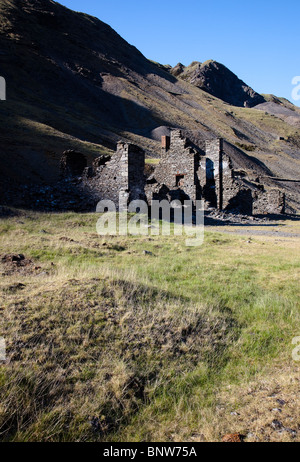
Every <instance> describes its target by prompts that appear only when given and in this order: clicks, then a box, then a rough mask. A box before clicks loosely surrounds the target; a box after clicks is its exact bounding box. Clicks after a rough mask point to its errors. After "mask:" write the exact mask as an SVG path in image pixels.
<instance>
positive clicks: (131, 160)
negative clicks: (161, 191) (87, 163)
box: [84, 142, 145, 208]
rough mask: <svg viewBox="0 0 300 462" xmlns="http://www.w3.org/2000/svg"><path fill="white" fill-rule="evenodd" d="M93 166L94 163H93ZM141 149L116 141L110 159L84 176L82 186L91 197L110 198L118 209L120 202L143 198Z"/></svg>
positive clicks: (143, 155) (142, 154) (142, 155)
mask: <svg viewBox="0 0 300 462" xmlns="http://www.w3.org/2000/svg"><path fill="white" fill-rule="evenodd" d="M95 165H97V162H95ZM144 169H145V152H144V151H143V150H142V149H140V148H139V147H138V146H135V145H133V144H127V143H123V142H119V143H118V145H117V151H116V152H115V154H114V155H113V157H112V159H111V160H110V161H108V162H106V163H105V164H104V165H100V166H99V167H98V168H97V169H96V171H93V173H92V177H91V178H85V180H84V181H85V186H86V187H87V188H88V189H89V190H90V191H91V193H92V194H93V196H94V198H95V200H97V201H100V200H111V201H113V202H114V203H115V205H116V207H117V208H118V205H119V196H120V195H121V196H122V198H123V199H124V201H127V203H128V202H129V201H133V200H140V199H141V200H145V191H144V190H145V178H144Z"/></svg>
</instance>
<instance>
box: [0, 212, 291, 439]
mask: <svg viewBox="0 0 300 462" xmlns="http://www.w3.org/2000/svg"><path fill="white" fill-rule="evenodd" d="M96 219H97V217H96V216H95V215H92V214H91V215H75V214H57V215H55V214H54V215H47V214H35V213H27V212H26V213H23V212H21V213H20V214H18V215H16V216H15V217H10V218H2V219H1V221H0V255H1V259H0V265H1V268H0V271H1V273H2V277H1V281H0V296H1V301H0V309H1V328H0V333H1V336H3V337H5V339H6V341H7V350H8V359H7V362H6V363H4V364H1V365H0V383H1V388H0V439H1V440H2V441H7V440H10V441H11V440H13V441H40V440H43V441H66V440H68V441H70V440H72V441H75V440H76V441H86V440H89V441H207V440H209V441H211V440H213V441H220V439H221V437H222V436H223V435H224V434H226V433H232V432H241V433H243V434H245V435H248V436H247V440H250V441H252V440H254V441H256V440H259V441H280V440H283V441H290V440H292V441H295V440H297V441H299V426H300V420H299V412H298V407H297V400H298V396H299V374H298V368H297V363H296V362H294V361H293V360H292V356H291V355H292V349H293V348H294V347H293V346H292V339H293V338H294V337H296V336H299V335H300V333H299V266H300V265H299V258H298V254H299V252H297V250H299V238H298V237H297V236H298V235H299V232H300V228H299V223H298V222H285V223H279V227H278V226H275V224H274V228H272V226H270V227H267V229H268V230H273V231H274V232H275V231H276V230H277V231H278V230H280V231H287V232H288V234H289V235H290V236H293V235H294V234H295V237H288V238H284V237H280V234H279V235H278V236H279V237H276V236H275V237H272V236H270V237H268V236H256V235H255V236H254V237H253V236H252V239H249V237H250V236H251V229H256V228H255V227H254V228H249V236H238V235H228V234H222V233H219V232H218V233H216V232H215V231H214V229H213V228H208V229H207V231H206V236H205V243H204V245H203V246H202V247H198V248H187V247H186V246H185V240H184V238H179V237H173V236H170V237H164V238H163V239H162V237H151V236H145V237H143V238H137V237H128V238H124V237H109V238H105V239H104V238H100V237H99V236H98V235H97V234H96V231H95V229H96ZM232 229H234V228H231V230H232ZM243 229H245V228H243ZM259 229H263V228H261V227H260V228H259ZM144 251H149V252H152V255H151V254H149V255H145V254H144ZM20 253H22V254H24V256H25V260H24V261H22V262H20V263H15V264H14V263H11V262H10V261H9V258H8V257H6V259H3V256H4V254H5V255H8V254H20ZM278 399H279V400H283V401H284V402H285V404H282V402H281V404H279V403H278V401H277V400H278ZM278 408H281V411H282V412H280V411H278V410H274V409H278ZM232 413H233V414H232ZM274 420H279V421H280V422H282V425H283V426H284V428H288V429H290V430H291V432H290V431H288V430H282V429H281V431H280V429H278V428H277V429H275V428H273V426H272V422H273V421H274ZM292 430H296V431H297V433H293V432H292Z"/></svg>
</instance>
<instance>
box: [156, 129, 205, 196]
mask: <svg viewBox="0 0 300 462" xmlns="http://www.w3.org/2000/svg"><path fill="white" fill-rule="evenodd" d="M199 158H200V154H199V152H197V151H196V150H195V149H194V148H193V147H191V146H190V144H189V142H188V140H187V139H186V138H185V137H183V136H182V133H181V131H180V130H173V131H172V133H171V137H168V136H163V137H162V155H161V161H160V163H159V165H158V166H157V167H156V169H155V172H154V178H155V180H156V182H157V184H159V185H161V186H163V185H164V186H165V187H167V189H168V190H169V191H170V197H171V198H172V192H175V191H176V190H177V191H178V190H180V189H181V190H182V191H183V192H184V194H185V196H186V199H190V200H192V201H193V202H195V201H196V200H197V199H199V198H200V197H201V190H200V189H201V188H200V182H199V177H198V171H199V169H200V163H199ZM165 189H166V188H165ZM148 200H149V201H151V195H150V198H149V195H148Z"/></svg>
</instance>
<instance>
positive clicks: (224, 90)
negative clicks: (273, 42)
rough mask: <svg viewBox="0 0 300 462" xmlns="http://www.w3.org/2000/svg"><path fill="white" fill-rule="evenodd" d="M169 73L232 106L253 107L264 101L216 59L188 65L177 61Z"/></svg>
mask: <svg viewBox="0 0 300 462" xmlns="http://www.w3.org/2000/svg"><path fill="white" fill-rule="evenodd" d="M171 73H172V74H173V75H174V76H176V77H178V78H181V79H183V80H186V81H187V82H189V83H191V84H193V85H195V86H196V87H199V88H201V90H205V91H207V92H208V93H210V94H211V95H213V96H216V97H217V98H219V99H221V100H223V101H225V102H226V103H229V104H231V105H232V106H240V107H254V106H256V105H257V104H261V103H264V102H265V99H264V97H263V96H261V95H259V94H258V93H256V92H255V91H254V90H253V89H252V88H251V87H249V86H248V85H247V84H246V83H244V82H243V81H242V80H240V79H239V78H238V77H237V76H236V75H235V74H234V73H233V72H231V71H230V70H229V69H228V68H227V67H225V66H224V65H223V64H220V63H218V62H216V61H212V60H210V61H206V62H205V63H199V62H197V61H195V62H193V63H192V64H191V65H190V66H188V67H185V66H184V65H183V64H181V63H178V64H177V65H176V66H175V67H174V68H173V69H172V70H171Z"/></svg>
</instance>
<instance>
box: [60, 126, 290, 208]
mask: <svg viewBox="0 0 300 462" xmlns="http://www.w3.org/2000/svg"><path fill="white" fill-rule="evenodd" d="M161 149H162V152H161V161H160V163H159V165H158V166H157V167H156V168H155V170H154V172H152V174H151V175H150V177H149V178H148V179H147V181H146V178H145V175H144V172H145V153H144V151H143V150H142V149H140V148H139V147H138V146H135V145H132V144H127V143H123V142H119V143H118V145H117V150H116V153H115V154H114V155H113V157H112V158H111V159H110V158H109V157H107V156H101V157H99V158H98V159H96V160H95V161H94V162H93V166H92V167H87V168H85V169H84V173H83V178H82V187H83V189H84V190H85V191H87V192H89V194H90V195H91V196H92V197H93V199H94V201H95V204H96V203H97V202H98V201H100V200H111V201H113V202H115V204H116V205H118V204H119V196H120V195H121V197H122V199H123V203H128V202H129V201H130V202H131V201H133V200H139V199H141V200H145V199H147V200H148V203H149V204H151V201H152V200H164V199H167V200H168V201H172V200H180V201H181V202H183V201H184V200H192V201H193V202H194V203H195V201H196V200H200V199H204V200H205V202H206V206H207V207H208V208H209V207H215V208H218V209H219V210H228V211H233V212H236V213H242V214H247V215H251V214H253V213H254V214H266V213H284V208H285V196H284V194H283V193H281V192H280V191H279V190H277V189H266V187H265V186H264V185H263V184H260V183H259V178H258V177H257V176H255V172H254V171H253V170H252V171H250V170H249V169H248V170H249V171H248V170H247V168H246V169H245V170H243V168H241V167H242V164H243V162H244V166H246V167H247V166H248V165H249V164H247V161H248V162H249V158H248V156H247V155H246V154H244V153H243V152H242V153H241V151H238V150H237V149H236V148H235V147H234V146H232V145H229V144H228V143H225V142H224V141H223V140H222V139H220V138H216V139H214V140H210V141H206V142H205V152H203V151H202V150H201V149H200V148H199V149H198V148H196V147H195V145H194V144H193V143H192V142H190V141H189V140H188V139H187V138H186V137H184V136H183V134H182V132H181V131H180V130H172V132H171V136H170V137H168V136H164V137H162V147H161ZM243 156H244V157H245V158H246V162H245V158H244V157H243ZM85 162H86V161H85V158H84V156H83V157H82V155H81V154H79V153H74V152H73V151H72V152H71V151H68V152H65V153H64V156H63V158H62V162H61V167H62V170H63V171H64V172H65V174H69V173H70V172H71V170H72V174H74V173H76V174H78V173H79V170H80V169H82V168H84V166H85V165H86V163H85ZM244 168H245V167H244Z"/></svg>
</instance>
